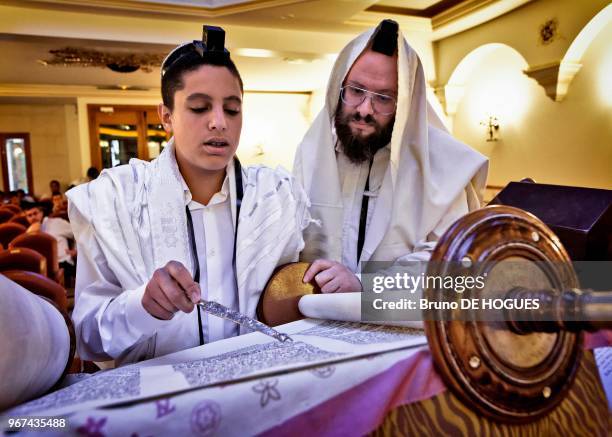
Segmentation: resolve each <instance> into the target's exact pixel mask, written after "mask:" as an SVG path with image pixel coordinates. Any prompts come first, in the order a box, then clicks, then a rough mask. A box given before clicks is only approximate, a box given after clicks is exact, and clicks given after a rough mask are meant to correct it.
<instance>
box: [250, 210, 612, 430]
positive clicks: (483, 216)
mask: <svg viewBox="0 0 612 437" xmlns="http://www.w3.org/2000/svg"><path fill="white" fill-rule="evenodd" d="M308 266H309V264H308V263H293V264H288V265H285V266H282V267H280V268H279V269H278V270H277V271H276V272H275V273H274V275H273V276H272V278H271V279H270V281H269V282H268V284H267V286H266V289H265V290H264V292H263V293H262V297H261V299H260V302H259V305H258V309H257V315H258V317H259V320H261V321H263V322H264V323H267V324H269V325H272V326H276V325H279V324H282V323H288V322H291V321H294V320H298V319H301V318H303V316H302V314H301V313H300V312H299V309H298V301H299V299H300V297H301V296H303V295H305V294H312V293H319V292H320V290H318V289H317V287H316V285H314V284H304V283H303V282H302V278H303V276H304V273H305V271H306V269H307V268H308ZM457 266H460V267H461V268H460V269H457ZM459 275H462V276H468V275H469V276H474V277H475V276H480V275H484V276H485V277H486V281H485V285H484V288H482V289H481V290H480V291H478V293H480V297H489V296H492V297H495V298H497V297H500V292H501V293H502V294H501V296H502V297H505V298H512V297H514V298H517V299H523V298H533V297H539V298H541V299H545V300H548V301H551V302H553V303H554V304H555V305H557V306H555V305H552V306H549V307H550V308H552V311H551V314H544V316H548V318H546V320H547V321H545V322H542V321H540V320H541V319H542V314H541V313H540V314H539V316H540V317H534V320H526V319H525V311H523V312H517V313H513V312H512V311H506V312H502V313H501V314H502V316H503V317H501V319H500V320H497V321H482V320H477V319H476V318H474V319H473V320H470V317H471V312H469V310H462V309H461V306H459V309H458V310H452V309H451V310H449V309H433V310H425V311H424V313H423V320H425V331H426V334H427V338H428V342H429V346H430V349H431V352H432V355H433V357H434V362H435V364H436V367H437V369H438V371H439V372H440V374H441V376H442V378H443V379H444V381H445V382H446V385H447V386H448V387H449V388H450V389H451V390H452V391H453V392H454V393H455V394H456V395H457V396H458V397H459V398H460V399H461V400H462V401H463V402H464V403H465V404H466V405H467V406H469V407H471V408H472V409H473V410H474V411H476V412H477V413H479V414H482V415H485V416H487V417H489V418H491V419H493V420H497V421H503V422H511V423H523V422H528V421H531V420H534V419H537V418H538V417H541V416H543V415H545V414H546V413H548V412H549V411H551V410H552V409H553V408H555V406H556V405H558V403H559V402H561V401H562V400H563V398H564V396H565V394H566V393H567V391H568V390H569V388H570V387H571V384H572V382H573V380H574V377H575V374H576V371H577V369H578V367H579V364H580V357H581V350H582V334H581V329H587V330H594V329H597V328H602V327H612V326H611V325H612V324H611V323H610V321H611V320H612V311H610V308H612V293H610V292H601V293H600V292H598V293H590V292H588V291H581V290H578V286H579V284H578V279H577V276H576V273H575V271H574V268H573V266H572V264H571V260H570V258H569V256H568V255H567V252H566V251H565V249H564V247H563V246H562V244H561V242H560V240H559V239H558V238H557V236H556V235H555V234H554V233H553V232H552V231H551V230H550V229H549V228H548V227H547V226H546V225H545V224H544V223H542V222H541V221H540V220H539V219H537V218H536V217H535V216H533V215H531V214H529V213H527V212H525V211H523V210H520V209H518V208H513V207H508V206H491V207H486V208H483V209H480V210H477V211H474V212H472V213H469V214H467V215H466V216H464V217H462V218H461V219H459V220H458V221H457V222H455V223H454V224H453V225H452V226H451V227H450V228H449V229H448V230H447V232H446V233H445V234H444V235H443V236H442V237H441V239H440V241H439V242H438V244H437V246H436V247H435V249H434V251H433V253H432V257H431V261H430V262H429V263H428V269H427V276H428V277H434V276H436V277H437V276H440V277H449V276H459ZM471 291H473V290H471ZM467 295H469V296H470V298H474V296H475V295H474V294H473V293H472V294H471V293H468V292H467V291H466V292H465V293H455V292H453V291H450V292H449V290H448V289H446V288H435V287H434V288H426V289H425V290H424V297H425V298H426V299H427V300H428V301H429V302H432V301H446V302H448V301H452V300H455V301H457V302H458V301H460V300H461V299H463V298H465V297H466V296H467ZM568 301H571V302H572V303H573V305H567V303H568ZM452 311H457V312H460V313H461V314H460V316H459V317H454V316H453V315H452V314H450V315H449V314H448V313H449V312H452ZM501 311H503V310H500V312H501ZM606 311H607V312H606ZM581 315H582V316H585V317H580V316H581ZM589 315H590V316H591V317H590V318H591V320H594V319H595V320H596V319H598V320H600V322H577V321H576V322H565V320H568V319H570V318H571V317H568V316H573V320H580V319H586V318H589V317H587V316H589ZM593 315H596V316H595V317H592V316H593ZM466 319H467V320H466ZM601 320H603V322H601Z"/></svg>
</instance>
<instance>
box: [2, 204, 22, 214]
mask: <svg viewBox="0 0 612 437" xmlns="http://www.w3.org/2000/svg"><path fill="white" fill-rule="evenodd" d="M2 209H8V210H9V211H12V212H13V214H20V213H21V212H23V211H21V208H19V207H18V206H17V205H13V204H11V203H7V204H6V205H2Z"/></svg>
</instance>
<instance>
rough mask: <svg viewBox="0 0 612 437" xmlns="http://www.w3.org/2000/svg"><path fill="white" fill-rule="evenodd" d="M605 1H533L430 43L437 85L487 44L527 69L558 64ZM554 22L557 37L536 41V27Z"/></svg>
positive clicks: (537, 31) (443, 82) (538, 30)
mask: <svg viewBox="0 0 612 437" xmlns="http://www.w3.org/2000/svg"><path fill="white" fill-rule="evenodd" d="M609 3H610V2H609V0H537V1H534V2H531V3H528V4H526V5H525V6H523V7H521V8H518V9H516V10H514V11H512V12H509V13H508V14H506V15H503V16H501V17H499V18H497V19H495V20H492V21H489V22H488V23H484V24H482V25H480V26H477V27H475V28H473V29H470V30H467V31H465V32H462V33H459V34H457V35H453V36H451V37H448V38H445V39H442V40H440V41H437V42H436V43H435V44H434V52H435V57H436V69H437V78H438V81H437V83H438V85H445V84H446V83H447V82H448V79H449V78H450V76H451V74H452V73H453V70H454V69H455V68H456V67H457V64H459V62H460V61H461V60H462V59H463V58H464V57H465V56H467V55H468V54H469V53H470V52H471V51H472V50H474V49H476V48H478V47H480V46H482V45H483V44H487V43H502V44H506V45H509V46H510V47H513V48H514V49H515V50H517V51H519V52H520V53H521V55H522V56H523V57H524V58H525V59H526V61H527V64H529V66H531V67H534V66H540V65H543V64H547V63H550V62H558V61H560V60H561V59H562V58H563V55H564V54H565V53H566V51H567V49H568V47H569V46H570V44H571V43H572V41H573V40H574V38H575V37H576V35H578V33H579V32H580V31H581V30H582V28H583V27H584V26H585V25H586V24H587V23H588V22H589V20H591V19H592V18H593V17H594V16H595V15H596V14H597V13H598V12H599V11H601V10H602V9H603V8H604V7H605V6H607V5H608V4H609ZM550 19H556V20H557V22H558V30H559V33H558V37H557V38H556V39H555V40H553V41H552V42H551V43H549V44H546V45H544V44H542V43H540V41H539V32H540V26H542V24H544V23H545V22H546V21H547V20H550Z"/></svg>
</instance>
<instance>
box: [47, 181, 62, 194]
mask: <svg viewBox="0 0 612 437" xmlns="http://www.w3.org/2000/svg"><path fill="white" fill-rule="evenodd" d="M49 188H51V192H52V193H59V190H60V185H59V183H57V182H55V181H52V182H50V183H49Z"/></svg>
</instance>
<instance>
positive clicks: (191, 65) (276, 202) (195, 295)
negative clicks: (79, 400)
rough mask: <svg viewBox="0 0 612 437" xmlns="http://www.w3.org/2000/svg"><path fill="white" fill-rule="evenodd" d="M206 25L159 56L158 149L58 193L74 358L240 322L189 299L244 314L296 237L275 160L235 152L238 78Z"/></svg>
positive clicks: (103, 356)
mask: <svg viewBox="0 0 612 437" xmlns="http://www.w3.org/2000/svg"><path fill="white" fill-rule="evenodd" d="M205 32H206V34H207V38H208V42H209V43H208V45H206V42H205V41H193V42H188V43H185V44H182V45H180V46H179V47H177V48H176V49H174V50H173V51H172V52H171V53H170V54H169V55H168V57H167V58H166V59H165V60H164V62H163V64H162V78H161V89H162V99H163V103H161V104H160V105H159V109H158V112H159V116H160V119H161V120H162V124H163V126H164V129H165V130H166V131H167V132H172V134H173V137H172V139H171V140H170V141H169V142H168V145H167V147H166V148H165V149H164V150H163V152H162V153H161V154H160V155H159V157H157V158H156V159H154V160H153V161H151V162H147V161H141V160H138V159H132V160H130V163H129V164H127V165H121V166H117V167H114V168H112V169H106V170H104V171H103V172H102V173H101V174H100V176H99V177H98V178H97V179H96V180H94V181H92V182H90V183H88V184H83V185H79V186H77V187H75V188H73V189H72V190H70V191H69V192H68V193H67V196H68V199H69V215H70V222H71V224H72V227H73V230H74V233H75V235H76V237H77V247H78V249H79V258H78V263H77V280H76V289H75V308H74V312H73V314H72V317H73V320H74V324H75V330H76V335H77V348H78V353H79V355H80V357H81V358H83V359H86V360H95V361H105V360H111V359H114V360H115V362H116V363H118V364H123V363H130V362H136V361H140V360H144V359H148V358H152V357H154V356H160V355H165V354H168V353H171V352H176V351H180V350H183V349H187V348H191V347H194V346H198V345H201V344H204V343H208V342H212V341H215V340H220V339H223V338H228V337H232V336H235V335H238V334H239V333H244V332H247V331H245V330H244V328H239V327H238V326H237V325H235V324H233V323H232V322H229V321H226V320H224V319H220V318H218V317H215V316H213V315H209V314H208V313H205V312H203V311H200V307H197V308H196V307H195V306H194V305H195V304H196V303H197V302H198V301H199V300H200V299H205V300H211V301H216V302H218V303H220V304H222V305H225V306H226V307H229V308H231V309H233V310H239V311H240V312H241V313H243V314H246V315H247V316H250V317H254V316H255V310H256V307H257V303H258V300H259V295H260V293H261V291H262V290H263V288H264V287H265V284H266V282H267V280H268V278H269V277H270V276H271V275H272V273H273V271H274V269H275V268H276V267H277V266H278V265H281V264H285V263H287V262H291V261H297V258H298V254H299V252H300V251H301V249H302V248H303V245H304V241H303V239H302V230H303V228H304V227H305V226H306V225H308V224H309V223H310V216H309V213H308V210H307V206H308V201H307V198H306V196H305V194H304V191H303V190H302V189H301V187H300V186H299V185H297V184H295V183H294V181H293V178H292V177H291V175H290V174H289V173H287V172H286V171H284V170H282V169H277V170H272V169H269V168H266V167H261V166H256V167H249V168H247V169H242V167H241V166H240V163H239V161H238V160H237V158H235V152H236V149H237V147H238V142H239V140H240V133H241V129H242V98H243V88H242V80H241V78H240V74H239V73H238V70H237V69H236V66H235V65H234V63H233V61H232V60H231V59H230V56H229V52H228V51H227V50H225V49H224V48H223V41H224V38H225V35H224V32H223V30H222V29H219V28H208V30H206V31H205ZM211 38H212V39H211ZM194 308H196V310H195V311H194Z"/></svg>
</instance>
